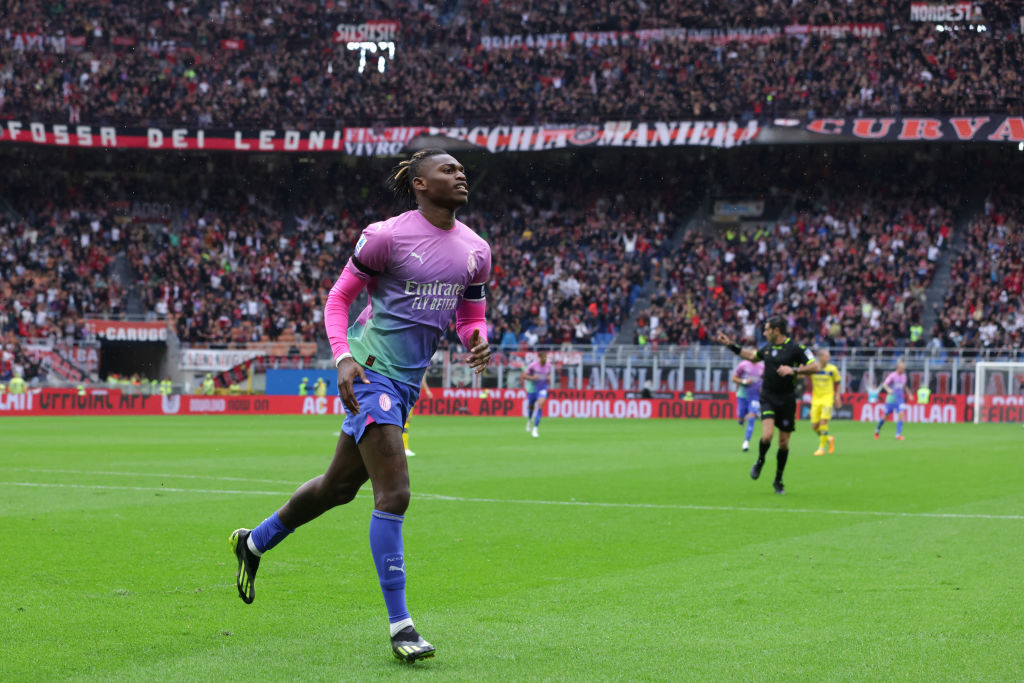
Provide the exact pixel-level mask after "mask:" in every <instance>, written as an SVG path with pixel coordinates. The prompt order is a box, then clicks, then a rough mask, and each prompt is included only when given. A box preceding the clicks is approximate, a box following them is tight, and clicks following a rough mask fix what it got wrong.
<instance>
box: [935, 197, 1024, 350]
mask: <svg viewBox="0 0 1024 683" xmlns="http://www.w3.org/2000/svg"><path fill="white" fill-rule="evenodd" d="M1022 216H1024V200H1022V199H1021V197H1020V195H1019V192H1018V191H1017V189H1016V188H1014V189H1012V190H1011V189H1010V188H1008V187H1005V186H1003V187H999V188H996V189H995V190H994V191H993V194H992V196H990V197H988V198H987V199H986V201H985V208H984V211H983V212H982V213H981V214H979V215H977V216H975V218H974V219H973V220H972V221H971V223H970V226H969V229H968V231H967V235H966V240H965V245H964V247H963V249H962V251H961V252H960V253H959V254H957V255H955V257H954V258H953V260H952V284H951V286H950V289H949V293H948V295H947V296H946V297H945V300H944V302H943V309H942V312H941V314H940V316H939V319H938V322H937V323H936V326H935V329H934V330H933V331H932V339H933V343H934V344H936V345H940V346H942V347H944V348H956V347H977V348H1017V349H1019V348H1021V347H1022V346H1024V265H1022V264H1024V239H1022V232H1021V217H1022Z"/></svg>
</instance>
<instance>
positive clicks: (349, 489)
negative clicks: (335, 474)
mask: <svg viewBox="0 0 1024 683" xmlns="http://www.w3.org/2000/svg"><path fill="white" fill-rule="evenodd" d="M360 486H361V484H355V483H353V482H347V481H340V482H329V481H326V480H324V482H323V483H322V484H321V486H320V495H321V496H322V497H324V498H326V499H327V501H328V502H329V503H330V505H331V506H332V507H333V506H337V505H344V504H345V503H348V502H351V501H352V499H353V498H355V497H356V493H358V492H359V487H360Z"/></svg>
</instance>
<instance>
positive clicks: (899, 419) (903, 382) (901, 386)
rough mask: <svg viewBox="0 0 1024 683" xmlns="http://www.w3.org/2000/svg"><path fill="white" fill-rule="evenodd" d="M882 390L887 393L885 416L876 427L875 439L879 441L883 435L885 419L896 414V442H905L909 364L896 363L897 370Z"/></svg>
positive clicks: (887, 378)
mask: <svg viewBox="0 0 1024 683" xmlns="http://www.w3.org/2000/svg"><path fill="white" fill-rule="evenodd" d="M882 388H883V389H885V391H886V394H885V415H883V416H882V419H881V420H879V421H878V424H877V425H876V426H875V438H876V439H877V438H878V435H879V434H880V433H881V431H882V425H884V424H885V418H887V417H889V416H890V415H892V414H893V413H895V414H896V416H895V417H894V418H893V419H895V420H896V440H897V441H903V438H904V437H903V414H904V411H905V410H906V407H907V404H906V390H907V364H906V363H904V362H903V359H902V358H900V359H899V360H898V361H896V369H895V370H894V371H892V372H890V373H889V375H888V376H887V377H886V378H885V381H884V382H882Z"/></svg>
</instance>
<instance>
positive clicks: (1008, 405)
mask: <svg viewBox="0 0 1024 683" xmlns="http://www.w3.org/2000/svg"><path fill="white" fill-rule="evenodd" d="M1001 398H1003V399H1004V400H1001V401H995V400H993V401H990V402H989V403H988V404H987V405H986V407H985V408H984V410H986V411H988V412H987V413H986V416H985V417H986V421H989V422H1015V421H1022V420H1024V398H1022V397H1019V396H1008V397H1001ZM843 400H844V402H845V403H846V406H847V408H846V409H844V411H843V412H844V413H845V412H846V411H847V409H852V410H851V411H850V412H849V413H848V414H849V415H850V418H852V419H853V420H856V421H860V422H874V421H876V420H879V419H881V418H882V417H883V416H884V414H885V404H884V403H869V402H868V400H867V395H866V394H848V395H846V396H845V397H844V399H843ZM415 410H416V414H418V415H443V416H488V417H523V416H524V415H525V414H526V393H525V392H524V391H523V390H522V389H503V390H492V391H487V392H486V393H484V392H481V391H480V390H479V389H440V390H435V391H434V397H433V398H426V397H423V398H421V399H420V400H419V401H418V402H417V403H416V408H415ZM344 414H345V409H344V407H343V405H342V403H341V399H340V398H338V397H337V396H324V397H315V396H179V395H172V396H143V395H138V394H129V393H125V392H122V391H120V390H117V389H93V390H89V391H87V392H86V395H85V396H79V395H78V392H77V391H75V390H73V389H42V390H35V391H31V392H29V393H27V394H18V395H12V394H6V393H5V394H0V416H27V415H35V416H44V415H51V416H72V415H78V416H103V415H335V416H338V418H339V419H341V418H342V416H343V415H344ZM545 416H546V417H549V418H608V419H639V420H649V419H723V420H734V419H736V401H735V400H734V399H732V398H720V399H716V398H705V399H695V400H691V401H687V400H683V399H681V398H653V399H645V398H636V397H635V395H634V393H633V392H624V391H572V390H556V391H552V392H551V393H550V394H549V397H548V400H547V403H546V405H545ZM837 417H838V416H837ZM973 419H974V412H973V405H971V400H970V399H969V397H966V396H961V395H938V396H935V395H933V396H932V400H931V402H930V403H929V404H928V405H917V404H913V403H912V404H908V405H907V406H906V420H907V422H913V423H929V424H949V423H954V422H970V421H972V420H973Z"/></svg>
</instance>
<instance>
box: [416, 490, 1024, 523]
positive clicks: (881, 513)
mask: <svg viewBox="0 0 1024 683" xmlns="http://www.w3.org/2000/svg"><path fill="white" fill-rule="evenodd" d="M413 496H414V497H418V498H428V499H434V500H451V501H456V502H460V503H505V504H518V505H570V506H581V507H607V508H635V509H641V510H644V509H646V510H695V511H706V512H790V513H798V514H799V513H813V514H819V515H868V516H874V517H924V518H937V519H1005V520H1016V521H1024V515H985V514H966V513H956V512H892V511H886V510H819V509H814V508H767V507H745V506H739V505H685V504H659V503H597V502H591V501H583V500H508V499H502V498H464V497H461V496H444V495H440V494H437V493H414V494H413Z"/></svg>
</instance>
